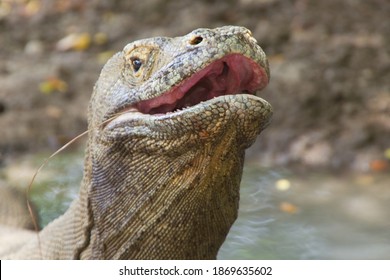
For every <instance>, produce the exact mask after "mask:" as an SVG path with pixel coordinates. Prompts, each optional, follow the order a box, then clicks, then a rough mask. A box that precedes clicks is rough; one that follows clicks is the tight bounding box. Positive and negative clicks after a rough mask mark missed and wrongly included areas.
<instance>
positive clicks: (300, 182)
mask: <svg viewBox="0 0 390 280" xmlns="http://www.w3.org/2000/svg"><path fill="white" fill-rule="evenodd" d="M42 159H43V157H42V156H41V155H40V156H38V157H37V158H35V159H34V160H31V161H30V165H29V164H28V163H25V162H24V163H23V164H21V163H17V164H16V166H17V168H16V170H17V172H16V174H14V175H12V172H8V173H7V172H6V175H7V177H8V178H9V179H11V181H12V176H17V178H21V170H23V168H21V166H26V165H27V166H30V171H29V172H27V174H29V175H26V176H25V177H26V178H31V174H32V173H33V171H34V170H35V169H36V167H37V166H39V164H37V162H40V161H42ZM82 162H83V157H82V153H75V154H63V155H60V156H57V157H56V158H55V160H52V161H50V163H49V165H48V166H47V167H45V168H44V169H43V171H42V172H41V173H40V174H39V176H38V177H37V179H36V182H35V183H34V186H33V189H32V199H33V201H34V202H35V203H36V204H37V205H38V212H39V215H40V224H41V225H42V226H44V225H46V224H47V223H48V222H49V221H51V220H52V219H54V218H55V217H57V216H58V215H60V214H61V213H63V212H64V211H65V210H66V209H67V207H68V206H69V203H70V201H72V200H73V199H74V198H75V197H76V196H77V193H78V189H79V184H80V180H81V177H82ZM10 169H12V168H10ZM24 169H26V168H25V167H24ZM27 169H28V168H27ZM18 180H19V179H18ZM281 180H283V181H281ZM389 182H390V175H389V174H348V175H334V174H330V173H318V172H317V173H308V174H297V173H294V172H293V171H291V170H275V169H264V168H261V167H258V166H256V165H254V164H248V165H246V167H245V169H244V176H243V181H242V184H241V200H240V211H239V216H238V219H237V221H236V222H235V224H234V225H233V227H232V229H231V231H230V233H229V235H228V237H227V239H226V241H225V243H224V245H223V246H222V248H221V250H220V252H219V255H218V258H219V259H390V214H389V213H390V203H389V202H390V184H389ZM19 183H20V182H19ZM24 184H25V183H24Z"/></svg>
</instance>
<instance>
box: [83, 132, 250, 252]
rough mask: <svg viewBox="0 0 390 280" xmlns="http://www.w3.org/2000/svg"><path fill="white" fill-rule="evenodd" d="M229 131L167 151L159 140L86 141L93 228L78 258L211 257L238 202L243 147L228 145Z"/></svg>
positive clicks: (231, 140)
mask: <svg viewBox="0 0 390 280" xmlns="http://www.w3.org/2000/svg"><path fill="white" fill-rule="evenodd" d="M231 130H232V131H231V132H232V133H228V134H220V135H219V137H217V139H214V140H213V141H209V140H207V141H204V142H202V141H200V142H198V141H195V139H194V141H190V142H184V141H183V142H182V143H179V144H178V145H176V146H175V147H172V149H168V150H167V143H166V142H165V141H164V140H163V139H160V140H159V139H148V138H138V139H137V138H134V139H133V138H130V139H128V141H126V142H123V141H121V140H120V139H118V141H117V142H116V143H114V144H113V143H109V144H108V143H106V142H105V141H98V142H97V143H96V145H93V148H92V149H93V150H92V151H91V154H92V158H91V161H92V176H91V177H92V182H91V189H90V194H89V200H90V205H91V214H92V223H93V226H92V228H91V242H90V244H89V246H88V248H87V249H86V254H85V256H87V255H89V254H90V257H91V258H93V259H215V258H216V255H217V252H218V249H219V248H220V246H221V245H222V243H223V242H224V240H225V237H226V235H227V233H228V231H229V229H230V227H231V225H232V224H233V222H234V221H235V219H236V217H237V210H238V202H239V183H240V179H241V174H242V166H243V155H244V150H243V149H241V148H240V149H236V148H235V147H239V145H237V143H236V136H235V135H234V134H235V130H234V127H232V129H231ZM187 140H188V139H187ZM145 143H148V145H145ZM179 145H182V146H186V147H179ZM177 151H185V152H177ZM221 161H222V162H226V163H227V164H222V165H221ZM232 174H233V175H232ZM87 252H88V253H87ZM81 257H83V254H82V255H81Z"/></svg>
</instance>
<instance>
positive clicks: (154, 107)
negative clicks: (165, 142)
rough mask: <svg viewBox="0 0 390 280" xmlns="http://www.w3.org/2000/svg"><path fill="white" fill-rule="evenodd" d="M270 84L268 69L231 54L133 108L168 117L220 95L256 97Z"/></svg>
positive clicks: (239, 55)
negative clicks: (257, 93)
mask: <svg viewBox="0 0 390 280" xmlns="http://www.w3.org/2000/svg"><path fill="white" fill-rule="evenodd" d="M267 84H268V75H267V72H266V70H265V69H264V68H262V67H261V66H260V65H258V64H257V63H256V62H255V61H253V60H251V59H249V58H247V57H245V56H243V55H241V54H229V55H226V56H224V57H223V58H221V59H218V60H216V61H214V62H213V63H211V64H210V65H208V66H207V67H206V68H204V69H202V70H200V71H199V72H197V73H195V74H193V75H192V76H190V77H189V78H187V79H185V80H184V81H182V82H181V83H180V84H178V85H176V86H174V87H173V88H172V89H171V90H169V91H167V92H165V93H164V94H162V95H160V96H158V97H155V98H153V99H149V100H143V101H140V102H138V103H136V104H134V105H132V109H133V110H134V108H135V109H136V110H137V111H138V112H140V113H143V114H150V115H152V114H167V113H171V112H175V111H178V110H182V109H184V108H187V107H192V106H195V105H197V104H199V103H201V102H203V101H207V100H211V99H213V98H215V97H218V96H223V95H234V94H242V93H247V94H255V92H256V91H258V90H261V89H262V88H264V87H265V86H266V85H267ZM126 111H127V110H126Z"/></svg>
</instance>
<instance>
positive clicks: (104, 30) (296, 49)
mask: <svg viewBox="0 0 390 280" xmlns="http://www.w3.org/2000/svg"><path fill="white" fill-rule="evenodd" d="M389 15H390V2H389V1H388V0H371V1H364V0H349V1H338V0H329V1H314V0H296V1H288V0H237V1H233V0H230V1H217V0H214V1H211V0H209V1H206V0H203V1H191V0H184V1H165V0H151V1H135V0H134V1H133V0H130V1H128V0H126V1H125V0H118V1H108V0H95V1H76V0H30V1H27V0H19V1H16V0H3V1H1V2H0V133H1V137H0V162H1V163H2V164H3V165H5V166H6V165H7V163H8V161H9V160H10V159H12V158H13V157H14V156H20V155H24V154H28V153H34V152H36V151H42V150H52V151H54V150H56V149H57V148H59V147H60V146H61V145H63V144H64V143H66V142H67V141H69V140H70V139H72V138H73V137H75V136H76V135H78V134H79V133H81V132H83V131H84V130H86V128H87V123H86V108H87V103H88V100H89V97H90V94H91V91H92V88H93V84H94V82H95V81H96V79H97V77H98V74H99V72H100V69H101V67H102V65H103V64H104V62H105V61H106V60H107V58H108V57H109V56H110V55H112V54H113V53H114V52H115V51H118V50H120V49H121V48H122V47H123V46H124V45H125V44H126V43H128V42H130V41H133V40H135V39H139V38H145V37H150V36H160V35H163V36H179V35H183V34H185V33H187V32H189V31H191V30H193V29H195V28H198V27H217V26H222V25H243V26H246V27H248V28H249V29H251V30H252V32H253V34H254V36H255V37H256V38H257V40H258V42H259V44H260V45H261V46H262V47H263V48H264V50H265V51H266V53H267V54H268V56H269V60H270V66H271V76H272V78H271V83H270V85H269V87H268V88H267V89H266V90H265V91H264V98H265V99H267V100H268V101H270V102H271V104H273V106H274V111H275V114H274V120H273V123H272V125H271V126H270V127H269V128H268V129H267V130H266V131H265V132H264V133H263V135H262V137H261V139H260V141H258V142H257V143H256V144H255V145H254V147H253V148H252V151H253V152H251V155H252V156H251V159H252V160H256V161H261V162H262V163H263V164H265V165H267V166H283V165H298V166H303V167H309V168H330V169H336V170H340V169H341V170H358V171H366V170H369V169H374V170H376V171H384V172H386V171H388V170H389V158H390V51H389V45H390V36H389V34H390V25H389V21H388V18H389Z"/></svg>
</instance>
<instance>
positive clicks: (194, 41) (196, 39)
mask: <svg viewBox="0 0 390 280" xmlns="http://www.w3.org/2000/svg"><path fill="white" fill-rule="evenodd" d="M202 41H203V38H202V37H201V36H195V37H193V38H191V40H190V42H189V43H190V44H191V45H197V44H200V42H202Z"/></svg>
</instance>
